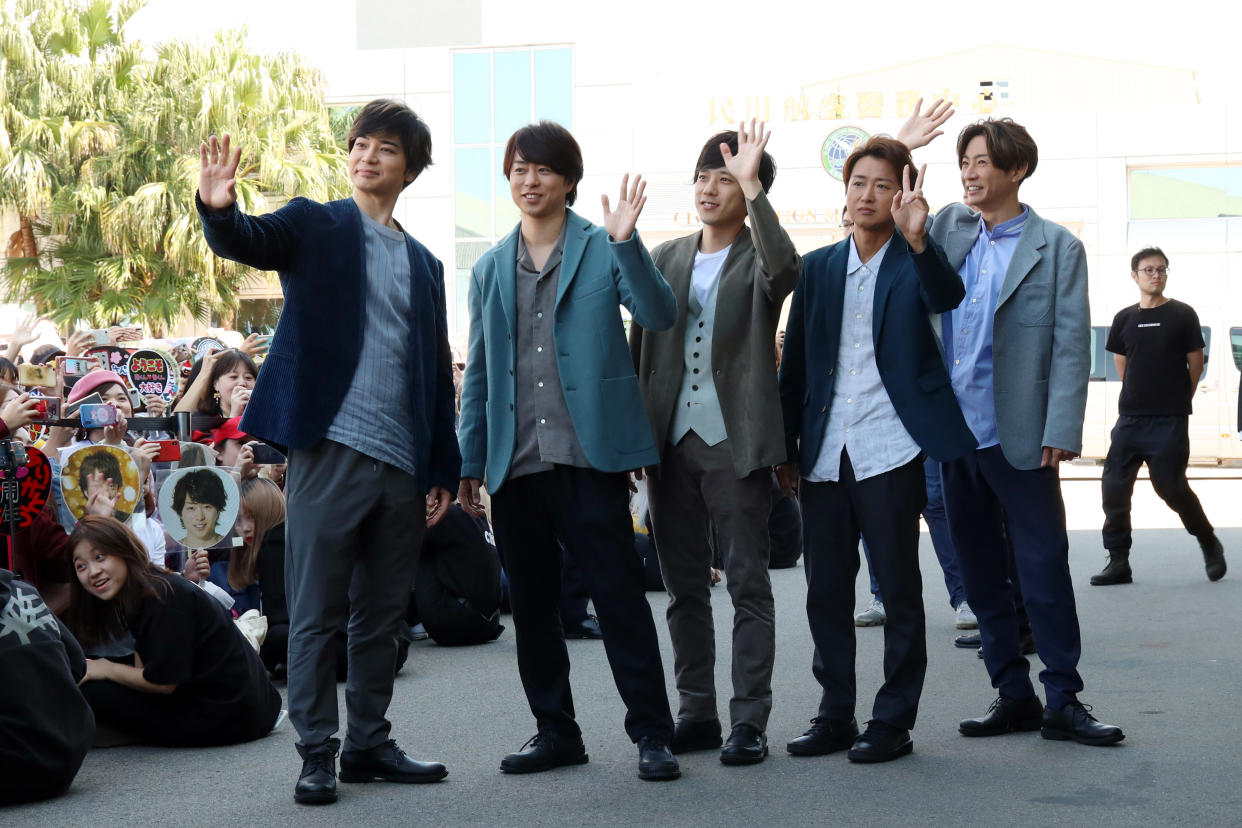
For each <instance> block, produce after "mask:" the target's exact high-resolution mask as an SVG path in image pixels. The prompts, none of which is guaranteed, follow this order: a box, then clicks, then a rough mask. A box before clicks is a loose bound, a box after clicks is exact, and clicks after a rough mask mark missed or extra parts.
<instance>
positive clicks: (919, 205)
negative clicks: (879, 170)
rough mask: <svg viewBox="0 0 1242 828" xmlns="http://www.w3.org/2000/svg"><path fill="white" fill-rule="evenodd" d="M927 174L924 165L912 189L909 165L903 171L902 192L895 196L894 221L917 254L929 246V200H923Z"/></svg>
mask: <svg viewBox="0 0 1242 828" xmlns="http://www.w3.org/2000/svg"><path fill="white" fill-rule="evenodd" d="M926 172H927V165H926V164H924V165H923V166H922V167H920V168H919V174H918V177H917V178H916V179H915V180H914V186H913V187H911V186H910V166H909V165H908V164H907V165H906V166H905V167H903V168H902V171H901V191H900V192H898V193H895V194H894V195H893V221H895V222H896V223H897V229H898V230H900V231H901V235H902V236H904V237H905V239H906V242H907V243H908V244H909V245H910V249H911V250H913V251H914V252H915V253H922V252H923V250H924V248H926V246H927V245H926V239H925V236H926V231H927V212H928V209H927V200H926V199H925V198H923V176H924V174H926Z"/></svg>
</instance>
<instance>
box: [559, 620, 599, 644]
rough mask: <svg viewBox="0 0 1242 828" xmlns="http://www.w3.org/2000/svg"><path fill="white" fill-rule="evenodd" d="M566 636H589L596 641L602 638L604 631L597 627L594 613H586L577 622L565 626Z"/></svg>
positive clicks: (597, 623)
mask: <svg viewBox="0 0 1242 828" xmlns="http://www.w3.org/2000/svg"><path fill="white" fill-rule="evenodd" d="M565 637H566V638H590V639H594V640H596V641H599V640H602V639H603V637H604V631H603V630H601V629H600V628H599V619H598V618H596V617H595V616H594V615H588V616H587V617H586V618H583V619H582V620H581V621H579V622H578V623H577V624H570V625H569V626H568V627H566V628H565Z"/></svg>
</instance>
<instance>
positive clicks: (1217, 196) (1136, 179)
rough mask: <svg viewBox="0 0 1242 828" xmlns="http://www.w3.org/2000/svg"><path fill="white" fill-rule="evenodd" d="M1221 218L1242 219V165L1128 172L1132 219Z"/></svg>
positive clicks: (1144, 168)
mask: <svg viewBox="0 0 1242 828" xmlns="http://www.w3.org/2000/svg"><path fill="white" fill-rule="evenodd" d="M1223 216H1242V164H1227V165H1226V164H1222V165H1219V166H1211V167H1206V166H1205V167H1136V168H1133V169H1131V170H1130V218H1131V219H1183V218H1219V217H1223Z"/></svg>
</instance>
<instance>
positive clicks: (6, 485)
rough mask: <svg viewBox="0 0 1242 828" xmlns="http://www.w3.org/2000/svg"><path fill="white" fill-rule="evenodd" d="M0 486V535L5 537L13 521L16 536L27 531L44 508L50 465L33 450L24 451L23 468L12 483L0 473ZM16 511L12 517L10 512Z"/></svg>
mask: <svg viewBox="0 0 1242 828" xmlns="http://www.w3.org/2000/svg"><path fill="white" fill-rule="evenodd" d="M0 486H3V489H4V511H3V514H0V532H2V533H4V534H6V535H7V534H9V532H10V531H11V530H12V529H13V528H14V527H13V521H12V518H14V517H16V518H17V520H16V529H17V531H18V532H20V531H22V530H23V529H29V528H30V525H31V524H32V523H34V521H35V518H37V517H38V516H39V513H40V512H42V511H43V508H44V507H45V506H47V499H48V495H49V494H50V493H51V491H52V464H51V463H49V462H48V461H47V458H46V457H44V456H43V452H41V451H39V450H38V449H37V448H35V447H34V446H27V447H26V465H24V466H20V467H18V469H17V475H16V477H15V479H13V480H9V479H8V478H7V477H6V473H5V471H3V470H0ZM14 509H16V514H13V512H12V510H14Z"/></svg>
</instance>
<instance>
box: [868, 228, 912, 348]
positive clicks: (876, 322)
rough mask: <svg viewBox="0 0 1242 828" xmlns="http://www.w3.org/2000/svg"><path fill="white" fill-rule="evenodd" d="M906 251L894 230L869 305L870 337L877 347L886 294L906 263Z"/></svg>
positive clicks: (876, 277)
mask: <svg viewBox="0 0 1242 828" xmlns="http://www.w3.org/2000/svg"><path fill="white" fill-rule="evenodd" d="M908 249H909V247H908V246H907V245H906V240H905V239H903V238H902V237H901V234H900V233H898V232H897V231H896V230H894V231H893V240H892V242H891V243H890V244H889V246H888V251H887V252H885V254H884V261H882V262H880V272H879V273H877V274H876V276H875V296H874V297H873V299H872V304H871V337H872V342H873V343H875V344H876V345H877V346H878V345H879V342H880V331H881V330H882V329H883V328H884V309H885V307H887V306H888V294H889V292H890V291H891V290H892V287H893V279H894V278H896V276H897V271H898V270H900V269H901V267H902V265H904V264H905V263H906V251H907V250H908Z"/></svg>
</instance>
